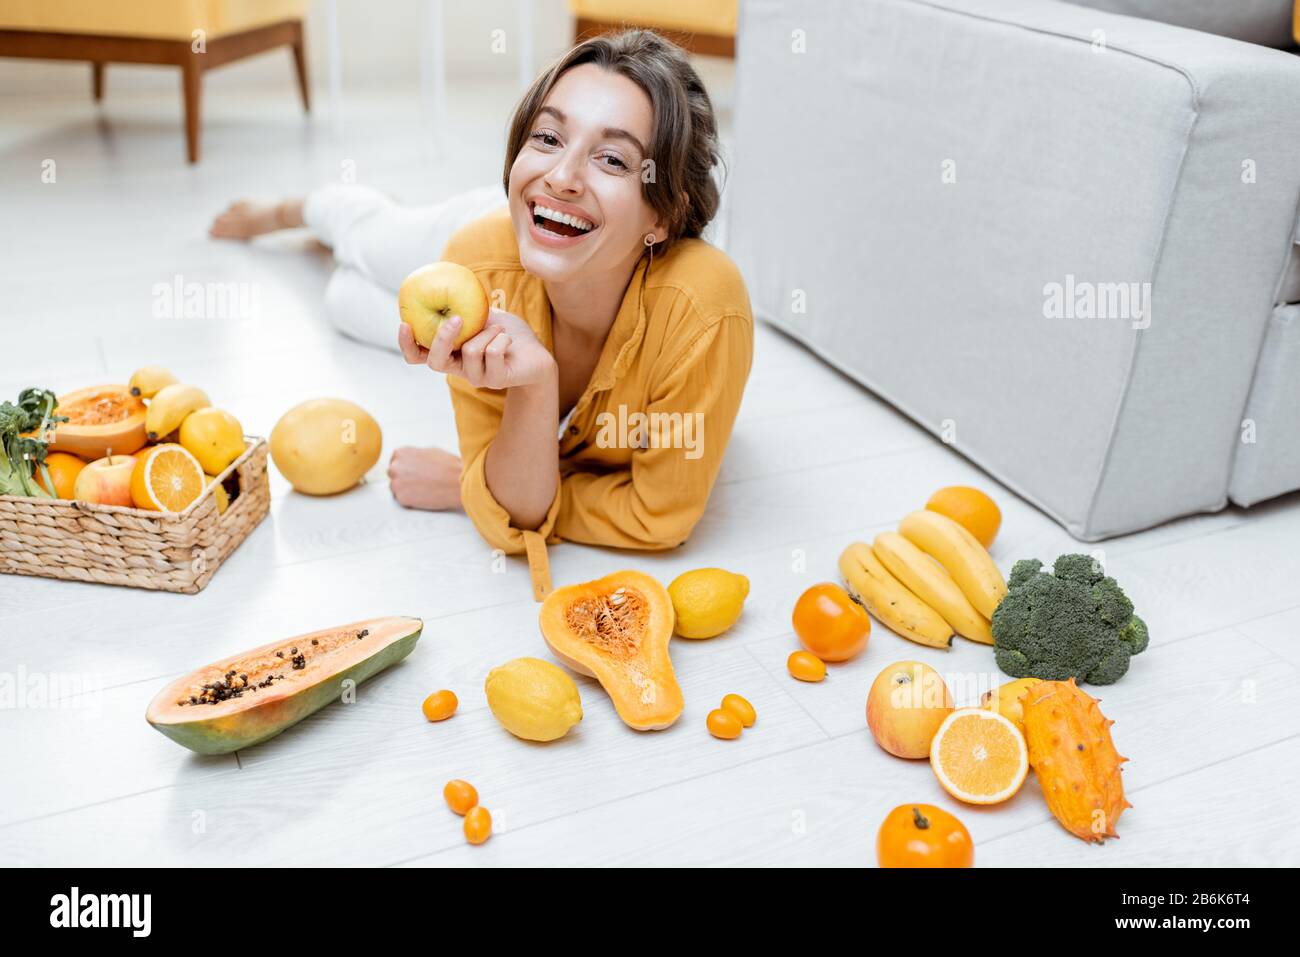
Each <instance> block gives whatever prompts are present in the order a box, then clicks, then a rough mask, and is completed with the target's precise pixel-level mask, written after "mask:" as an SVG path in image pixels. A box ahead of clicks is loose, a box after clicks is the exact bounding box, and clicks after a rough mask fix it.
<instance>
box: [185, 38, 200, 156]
mask: <svg viewBox="0 0 1300 957" xmlns="http://www.w3.org/2000/svg"><path fill="white" fill-rule="evenodd" d="M198 58H199V54H196V53H193V52H191V53H190V55H189V56H188V57H187V58H186V59H185V62H184V63H182V64H181V85H182V86H183V87H184V90H185V149H186V152H187V154H188V156H189V160H190V162H191V163H197V162H198V161H199V122H200V121H201V119H202V114H201V112H200V103H201V97H202V81H203V68H202V67H201V66H200V65H199V60H198Z"/></svg>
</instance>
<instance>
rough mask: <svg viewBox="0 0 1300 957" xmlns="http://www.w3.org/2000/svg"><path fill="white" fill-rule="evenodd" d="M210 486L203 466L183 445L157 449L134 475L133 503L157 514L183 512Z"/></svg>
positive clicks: (160, 446) (170, 445)
mask: <svg viewBox="0 0 1300 957" xmlns="http://www.w3.org/2000/svg"><path fill="white" fill-rule="evenodd" d="M206 485H207V476H205V475H204V474H203V466H201V465H199V460H198V459H196V458H195V457H194V456H193V454H191V453H190V451H189V450H188V449H186V448H184V447H182V446H180V445H173V444H168V445H157V446H154V447H153V448H152V449H150V451H149V454H148V455H142V456H140V457H139V461H137V462H136V465H135V471H134V472H132V473H131V500H132V501H133V502H135V506H136V508H145V509H149V510H150V511H153V512H183V511H185V509H186V508H188V507H189V506H190V504H191V503H193V502H194V500H195V499H197V498H198V497H199V496H200V495H202V494H203V489H204V488H205V487H206Z"/></svg>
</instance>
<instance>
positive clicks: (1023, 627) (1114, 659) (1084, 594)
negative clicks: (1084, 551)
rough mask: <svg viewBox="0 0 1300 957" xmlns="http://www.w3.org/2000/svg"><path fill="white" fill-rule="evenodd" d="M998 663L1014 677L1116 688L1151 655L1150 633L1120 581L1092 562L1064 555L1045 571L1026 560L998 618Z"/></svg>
mask: <svg viewBox="0 0 1300 957" xmlns="http://www.w3.org/2000/svg"><path fill="white" fill-rule="evenodd" d="M993 640H994V652H993V653H994V658H995V659H996V661H997V664H998V667H999V668H1001V669H1002V670H1003V671H1004V672H1006V673H1007V674H1009V675H1011V676H1012V677H1013V678H1042V679H1044V680H1049V681H1064V680H1065V679H1067V678H1071V677H1072V678H1074V679H1075V680H1077V681H1082V682H1087V683H1089V684H1095V685H1104V684H1112V683H1114V682H1116V681H1118V680H1119V679H1120V678H1122V677H1123V676H1124V673H1125V672H1127V671H1128V666H1129V658H1130V657H1131V656H1133V655H1136V654H1139V653H1140V652H1142V651H1143V650H1145V648H1146V646H1147V640H1148V635H1147V627H1146V624H1145V623H1144V622H1143V621H1142V619H1141V618H1138V617H1137V616H1136V615H1134V614H1133V603H1132V602H1131V601H1130V600H1129V598H1128V596H1127V595H1125V594H1124V591H1123V589H1121V588H1120V587H1119V584H1118V583H1117V582H1116V581H1115V579H1113V578H1110V577H1108V576H1106V575H1104V574H1103V572H1102V570H1101V568H1100V567H1099V566H1098V564H1097V563H1096V562H1095V561H1094V560H1093V558H1092V557H1091V556H1089V555H1062V556H1061V557H1060V558H1058V559H1057V560H1056V562H1055V564H1054V565H1053V566H1052V571H1051V572H1047V571H1043V565H1042V562H1039V561H1037V560H1035V559H1026V560H1022V561H1018V562H1016V564H1015V566H1014V567H1013V568H1012V569H1011V577H1010V580H1009V582H1008V591H1007V596H1006V597H1005V598H1003V599H1002V601H1001V602H1000V603H999V604H998V607H997V608H996V609H995V610H994V612H993Z"/></svg>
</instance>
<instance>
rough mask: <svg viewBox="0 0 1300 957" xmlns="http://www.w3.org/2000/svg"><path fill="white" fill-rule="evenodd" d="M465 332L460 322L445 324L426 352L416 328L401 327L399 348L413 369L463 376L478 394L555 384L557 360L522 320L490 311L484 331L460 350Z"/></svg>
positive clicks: (404, 324)
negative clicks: (419, 367) (459, 342)
mask: <svg viewBox="0 0 1300 957" xmlns="http://www.w3.org/2000/svg"><path fill="white" fill-rule="evenodd" d="M460 328H461V319H460V317H459V316H452V317H451V318H449V319H447V320H445V321H443V322H442V324H441V325H439V327H438V332H437V334H436V335H435V336H434V337H433V341H432V342H430V343H429V348H428V349H425V348H424V347H422V346H421V345H420V344H419V343H417V342H416V341H415V334H414V333H413V332H412V331H411V327H410V326H409V325H407V324H406V323H404V322H403V323H399V324H398V330H397V344H398V346H399V347H400V348H401V350H402V356H403V358H405V359H406V361H407V362H408V363H410V364H412V365H418V364H421V363H423V364H425V365H427V366H428V367H429V368H430V369H432V370H433V371H435V372H442V373H446V374H447V375H458V376H461V377H462V378H464V379H465V380H467V381H468V382H469V383H470V385H472V386H474V387H476V388H481V389H513V388H515V387H517V386H526V385H533V384H536V383H539V382H544V381H547V380H548V379H552V378H554V376H555V374H556V368H555V357H554V356H552V355H551V353H550V352H549V351H548V350H547V348H546V347H545V346H544V345H542V343H541V341H540V340H539V339H538V338H537V336H536V335H535V334H534V332H533V330H532V327H530V326H529V325H528V323H526V322H524V321H523V320H522V319H520V318H519V317H518V316H516V315H513V314H511V313H509V312H506V311H505V310H503V309H489V310H488V318H487V324H486V325H485V326H484V327H483V330H482V331H481V332H479V333H478V335H476V336H473V337H472V338H470V339H468V340H466V341H465V342H464V344H462V345H461V347H460V348H459V349H456V347H455V342H456V337H457V336H458V335H459V334H460Z"/></svg>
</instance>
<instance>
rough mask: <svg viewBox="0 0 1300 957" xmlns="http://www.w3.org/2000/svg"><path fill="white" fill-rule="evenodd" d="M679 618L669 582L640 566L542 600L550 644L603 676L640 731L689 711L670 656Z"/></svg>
mask: <svg viewBox="0 0 1300 957" xmlns="http://www.w3.org/2000/svg"><path fill="white" fill-rule="evenodd" d="M674 622H675V618H674V612H673V602H672V599H671V598H669V597H668V592H667V590H666V589H665V588H664V586H663V585H661V584H659V582H657V581H655V580H654V579H653V578H651V577H650V576H649V575H646V574H643V573H641V572H635V571H622V572H615V573H614V574H612V575H606V576H605V577H604V578H598V579H596V580H595V581H591V582H587V583H585V584H582V585H569V586H567V587H565V588H557V589H555V591H553V592H551V593H550V594H549V595H547V596H546V600H545V601H544V602H542V611H541V626H542V637H544V638H545V639H546V644H547V645H548V646H550V649H551V651H552V652H554V654H555V656H556V657H557V658H559V659H560V660H561V661H562V662H564V663H565V664H566V665H568V666H569V667H570V668H572V669H573V670H574V671H576V672H578V673H579V674H584V675H588V676H589V677H593V678H595V679H596V680H597V681H599V682H600V685H601V687H602V688H604V689H605V693H606V694H608V695H609V697H610V699H611V700H613V702H614V708H615V710H617V711H618V716H619V717H620V718H622V719H623V722H624V723H625V724H626V725H628V727H631V728H635V729H636V730H638V731H657V730H660V729H662V728H666V727H668V726H669V725H670V724H672V723H673V722H674V721H676V720H677V719H678V718H679V717H680V716H681V713H682V708H683V706H684V703H683V701H682V689H681V688H680V687H678V685H677V677H676V675H674V674H673V663H672V661H671V660H670V659H669V658H668V642H669V640H670V639H671V638H672V636H673V625H674Z"/></svg>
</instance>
